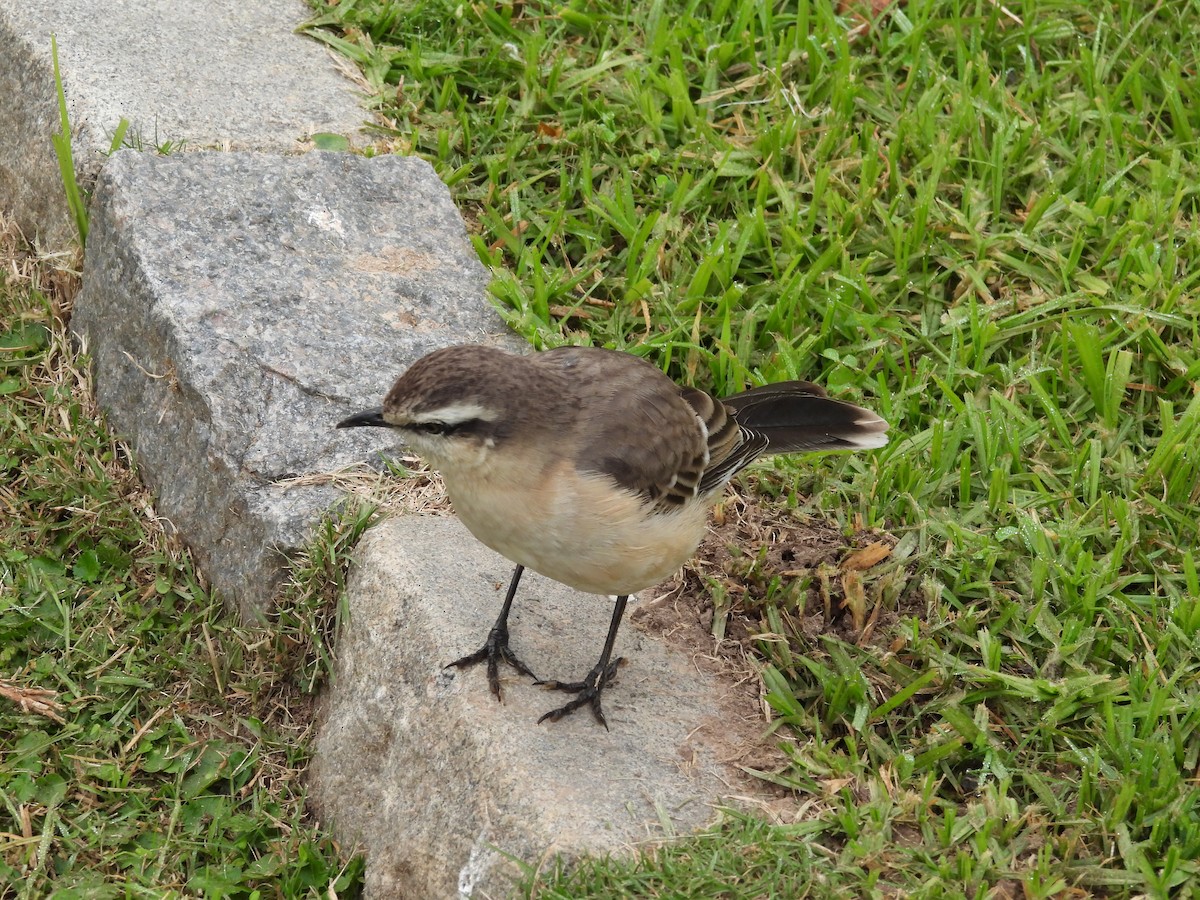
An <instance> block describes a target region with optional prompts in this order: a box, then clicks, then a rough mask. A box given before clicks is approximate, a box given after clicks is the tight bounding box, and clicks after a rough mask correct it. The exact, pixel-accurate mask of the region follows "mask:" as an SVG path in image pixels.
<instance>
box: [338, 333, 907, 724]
mask: <svg viewBox="0 0 1200 900" xmlns="http://www.w3.org/2000/svg"><path fill="white" fill-rule="evenodd" d="M337 427H338V428H354V427H383V428H390V429H393V430H394V431H395V432H397V433H398V434H399V436H400V437H401V438H402V440H403V442H404V443H406V444H407V445H408V447H409V448H410V449H411V450H413V451H415V452H416V454H417V455H418V456H420V457H422V458H423V459H424V460H425V462H426V463H427V464H428V465H429V466H430V467H431V468H433V469H436V470H437V471H439V472H440V473H441V475H442V480H443V482H444V484H445V487H446V491H447V493H448V494H449V497H450V501H451V504H452V506H453V507H454V511H455V513H456V514H457V515H458V517H459V519H460V520H461V521H462V522H463V524H464V525H466V527H467V529H468V530H469V531H470V532H471V533H472V534H473V535H474V536H475V537H476V538H478V539H479V540H480V541H481V542H482V543H484V544H486V545H487V546H488V547H490V548H491V549H493V550H495V551H496V552H498V553H500V554H501V555H502V556H505V557H507V558H508V559H509V560H510V561H511V562H513V563H514V564H515V566H516V568H515V569H514V571H513V575H512V579H511V580H510V582H509V586H508V592H507V594H506V595H505V598H504V603H503V605H502V606H501V609H500V615H499V617H498V618H497V619H496V622H495V624H494V625H493V626H492V628H491V630H490V631H489V633H488V636H487V639H486V641H485V642H484V644H483V645H482V646H481V647H480V648H479V649H478V650H476V651H475V652H473V653H469V654H467V655H466V656H463V657H462V658H460V659H457V660H455V661H453V662H451V663H449V664H448V665H447V666H446V668H452V667H453V668H458V669H465V668H468V667H471V666H474V665H476V664H477V663H480V662H485V663H486V664H487V679H488V684H489V687H490V689H491V692H492V693H493V694H494V695H495V697H496V699H497V700H500V701H503V695H502V693H501V689H500V681H499V666H500V663H502V662H503V663H506V664H508V665H509V666H511V667H512V668H513V669H515V670H516V671H517V672H519V673H520V674H522V675H524V676H527V677H529V678H532V679H533V680H534V682H535V683H536V684H540V685H542V686H544V687H546V688H549V689H556V690H561V691H565V692H568V693H572V694H574V695H575V696H574V697H573V698H572V699H571V700H570V701H569V702H567V703H566V704H564V705H563V706H561V707H558V708H555V709H552V710H550V711H549V712H547V713H546V714H545V715H543V716H542V717H541V718H539V719H538V723H539V724H541V723H542V722H546V721H557V720H560V719H562V718H564V717H565V716H567V715H569V714H571V713H573V712H575V711H576V710H578V709H580V708H582V707H584V706H588V707H590V709H591V712H592V714H593V716H594V718H595V719H596V721H597V722H599V723H600V724H601V725H603V726H604V727H605V728H607V727H608V722H607V720H606V718H605V716H604V712H603V707H602V704H601V697H602V695H603V693H604V689H605V687H606V686H607V685H608V684H609V683H611V682H612V681H613V679H614V677H615V675H616V671H617V667H618V666H619V665H620V664H622V663H623V662H624V660H623V659H621V658H618V659H616V660H613V659H612V653H613V647H614V644H615V642H616V637H617V632H618V630H619V628H620V625H621V620H622V618H623V616H624V613H625V607H626V603H627V601H628V599H629V596H630V595H631V594H635V593H637V592H638V591H641V590H644V589H646V588H648V587H651V586H653V585H655V584H658V583H659V582H661V581H663V580H664V579H666V578H667V577H668V576H670V575H671V574H673V573H674V572H676V571H678V570H679V569H680V568H681V567H682V566H683V564H684V563H685V562H686V561H687V560H688V559H689V558H690V557H691V556H692V555H693V554H694V553H695V551H696V548H697V547H698V546H699V543H700V540H701V539H702V538H703V536H704V533H705V530H706V528H707V514H708V510H709V508H710V507H712V506H713V505H714V504H715V503H716V502H717V500H718V499H719V498H720V495H721V494H722V492H723V490H724V488H725V485H726V484H727V483H728V482H729V480H730V479H731V478H732V477H733V476H734V475H735V474H736V473H737V472H738V471H740V470H741V469H743V468H744V467H745V466H747V465H748V464H749V463H751V462H752V461H754V460H755V459H757V458H759V457H761V456H764V455H768V454H779V453H796V452H802V451H823V450H869V449H873V448H877V447H882V446H884V445H885V444H886V443H887V434H886V432H887V430H888V423H887V422H885V421H884V420H883V419H882V418H880V417H879V416H878V415H876V414H875V413H873V412H871V411H870V410H867V409H864V408H862V407H860V406H856V405H854V404H852V403H847V402H845V401H842V400H837V399H835V398H832V397H830V396H829V395H828V394H827V393H826V391H825V390H824V389H823V388H822V387H820V386H819V385H816V384H812V383H810V382H807V381H783V382H776V383H772V384H766V385H762V386H760V387H752V388H750V389H749V390H746V391H743V392H741V393H737V394H733V395H732V396H728V397H724V398H720V399H718V398H717V397H715V396H713V395H712V394H710V393H708V392H706V391H703V390H701V389H699V388H695V387H685V386H681V385H679V384H677V383H676V382H675V381H673V380H672V379H671V378H669V377H668V376H667V375H666V374H664V373H663V372H662V370H660V369H659V368H657V367H656V366H654V365H653V364H652V363H650V362H648V361H647V360H645V359H642V358H641V357H639V356H635V355H634V354H631V353H626V352H623V351H618V350H609V349H605V348H600V347H573V346H568V347H558V348H555V349H552V350H544V351H541V352H534V353H530V354H524V355H522V354H515V353H510V352H508V351H506V350H502V349H500V348H497V347H492V346H488V345H480V344H463V345H456V346H450V347H445V348H442V349H439V350H435V351H433V352H431V353H429V354H428V355H426V356H423V357H421V358H420V359H418V360H417V361H416V362H414V363H413V364H412V365H411V366H410V367H409V368H408V369H407V370H406V371H405V372H404V373H403V374H401V375H400V377H399V378H398V379H397V380H396V382H395V384H394V385H393V386H392V388H391V390H390V391H389V392H388V393H387V395H386V396H385V397H384V400H383V405H382V406H380V407H375V408H372V409H367V410H365V411H363V412H360V413H357V414H356V415H352V416H350V417H349V418H346V419H343V420H341V421H340V422H338V423H337ZM527 568H528V569H532V570H534V571H535V572H538V573H540V574H542V575H544V576H546V577H548V578H551V579H553V580H555V581H558V582H561V583H562V584H565V585H567V586H569V587H571V588H574V589H576V590H578V591H581V592H585V593H590V594H601V595H606V596H609V597H616V602H615V605H614V608H613V613H612V618H611V621H610V624H609V629H608V636H607V638H606V639H605V642H604V647H603V650H602V651H601V654H600V659H599V661H598V662H597V663H596V665H595V666H594V667H593V668H592V669H591V671H590V672H588V673H587V674H586V675H585V676H584V677H583V678H582V679H580V680H578V681H552V680H546V681H543V680H541V679H539V678H538V677H537V676H536V675H535V674H534V673H533V671H532V670H531V668H530V667H529V666H528V665H526V664H525V662H523V661H522V660H521V659H520V658H519V657H518V656H517V655H516V653H515V652H514V651H513V650H512V648H511V647H510V646H509V628H508V618H509V612H510V610H511V608H512V605H513V599H514V597H515V596H516V593H517V586H518V584H519V583H520V580H521V575H522V573H523V572H524V571H525V569H527Z"/></svg>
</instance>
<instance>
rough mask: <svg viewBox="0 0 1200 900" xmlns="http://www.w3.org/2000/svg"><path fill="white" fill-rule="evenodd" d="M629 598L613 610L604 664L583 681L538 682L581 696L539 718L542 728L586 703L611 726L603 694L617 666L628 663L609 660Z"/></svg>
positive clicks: (550, 687)
mask: <svg viewBox="0 0 1200 900" xmlns="http://www.w3.org/2000/svg"><path fill="white" fill-rule="evenodd" d="M628 599H629V596H628V595H625V596H623V597H618V598H617V605H616V606H615V607H614V608H613V614H612V621H611V622H610V623H609V625H608V639H607V640H605V642H604V651H603V652H602V653H601V654H600V662H598V663H596V665H595V666H594V667H593V668H592V671H590V672H588V673H587V675H586V676H585V677H584V679H583V681H539V682H538V684H540V685H542V686H543V687H545V688H548V689H550V690H556V691H570V692H571V693H575V694H578V695H579V696H578V697H576V698H575V699H574V700H572V701H571V702H570V703H568V704H567V705H566V706H560V707H559V708H558V709H552V710H550V712H548V713H546V714H545V715H544V716H542V717H541V718H540V719H538V724H539V725H540V724H542V723H543V722H545V721H546V720H549V721H551V722H557V721H558V720H559V719H561V718H562V717H563V716H567V715H570V714H571V713H573V712H575V710H577V709H579V707H581V706H583V705H585V704H586V705H589V706H591V708H592V715H593V716H595V717H596V721H597V722H599V723H600V724H601V725H603V726H604V727H605V728H607V727H608V723H607V722H606V721H604V712H603V710H601V709H600V695H601V694H602V693H603V692H604V686H605V685H606V684H608V683H609V682H610V681H611V680H612V679H613V677H614V676H615V675H616V674H617V666H619V665H621V663H622V662H624V661H625V660H624V658H623V657H617V658H616V659H614V660H613V661H612V662H609V661H608V660H609V657H611V656H612V651H613V644H615V643H616V642H617V629H619V628H620V627H621V618H622V616H624V615H625V602H626V601H627V600H628Z"/></svg>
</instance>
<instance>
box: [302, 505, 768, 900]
mask: <svg viewBox="0 0 1200 900" xmlns="http://www.w3.org/2000/svg"><path fill="white" fill-rule="evenodd" d="M356 557H357V565H356V567H355V569H354V570H353V572H352V576H351V581H350V584H349V588H348V592H347V599H348V603H349V605H350V606H349V622H348V624H347V625H346V626H345V627H344V629H343V631H342V635H341V639H340V642H339V645H338V674H337V678H336V681H335V683H334V685H333V687H332V688H331V689H330V691H329V692H328V694H327V695H326V697H325V698H324V702H323V714H322V717H323V722H322V725H321V727H320V730H319V733H318V736H317V744H316V749H317V753H316V757H315V759H314V762H313V769H312V773H311V774H312V781H311V798H312V799H313V800H314V801H315V802H316V805H317V808H318V810H319V811H320V813H321V817H322V819H323V820H326V821H328V820H332V821H333V823H335V824H336V826H337V832H338V834H339V835H341V836H342V838H343V840H351V841H357V842H358V844H359V845H360V847H361V848H363V849H365V851H366V853H367V875H366V891H367V895H368V896H370V897H376V898H393V897H405V898H412V900H420V898H430V900H446V898H452V897H507V896H509V895H510V891H511V885H512V881H513V880H514V879H515V878H517V877H519V870H518V868H517V866H516V865H515V864H514V863H513V862H512V861H511V860H510V859H509V858H508V856H506V854H507V855H511V856H514V857H516V858H518V859H521V860H524V861H525V862H527V863H529V864H531V865H534V866H537V865H538V864H539V863H540V862H542V863H545V862H549V860H548V857H550V856H553V855H554V854H558V853H561V854H564V855H565V856H567V857H573V856H576V855H578V854H580V853H583V852H588V853H594V854H604V853H610V852H613V853H617V852H628V851H629V850H630V849H632V847H633V845H636V844H639V843H643V842H646V841H649V840H653V839H656V838H657V839H662V838H664V837H667V836H669V835H671V834H672V833H679V834H682V833H687V832H690V831H693V830H695V829H697V828H700V827H702V826H704V825H706V824H709V823H710V822H712V821H713V819H714V818H715V815H716V813H715V809H714V807H715V806H716V805H717V804H719V803H724V802H726V801H730V798H731V795H734V794H738V795H744V794H746V793H749V794H753V793H754V790H755V789H754V787H753V786H748V785H747V784H746V783H745V781H746V778H745V776H741V777H740V778H739V773H737V772H735V771H733V770H732V769H731V768H730V767H728V766H726V765H725V764H724V763H723V762H722V760H723V759H725V758H726V757H727V756H729V755H730V747H731V746H732V747H740V748H741V749H742V750H743V751H744V750H745V749H746V747H747V746H753V745H754V744H755V743H756V737H757V736H758V734H759V732H760V730H761V719H759V718H758V716H757V711H756V709H755V708H754V703H753V698H751V697H747V695H746V694H745V693H744V692H740V691H739V689H738V688H736V687H735V686H734V685H733V683H732V681H729V680H723V679H717V678H714V677H712V676H709V675H705V674H702V673H701V672H700V671H699V670H698V668H697V665H696V663H695V662H694V661H693V658H692V656H691V655H690V654H688V653H685V652H681V651H680V650H675V649H671V648H670V647H669V646H668V645H667V644H666V643H665V642H663V641H662V640H659V639H655V638H651V637H648V636H647V635H646V634H645V633H643V632H642V631H641V630H639V629H638V627H636V625H634V624H633V623H631V622H626V623H625V625H624V626H623V628H622V630H621V634H620V636H619V637H618V642H617V652H618V653H623V654H624V655H625V656H626V665H624V666H623V667H622V668H621V670H620V673H619V675H618V677H617V680H616V681H615V682H614V683H613V685H612V686H611V687H610V688H609V689H608V690H607V691H606V692H605V695H604V708H605V715H606V717H607V719H608V723H609V726H610V728H611V730H609V731H606V730H605V729H604V728H603V727H601V726H600V725H599V724H597V723H596V722H595V720H594V719H593V718H592V716H591V714H590V713H589V712H588V711H587V710H581V711H579V712H577V713H575V714H574V715H572V716H569V717H567V718H566V719H563V720H562V721H560V722H556V723H547V724H545V725H538V724H537V719H538V717H539V716H540V715H541V714H542V713H544V712H545V711H547V710H548V709H553V708H555V707H557V706H560V705H562V704H563V703H564V702H566V700H567V699H568V695H566V694H562V693H560V692H551V691H546V690H543V689H541V688H539V687H536V686H534V685H533V684H532V683H531V682H530V681H529V679H527V678H523V677H521V676H519V675H517V674H516V673H515V672H513V671H512V670H511V669H504V670H502V673H501V683H502V687H503V690H504V701H505V702H504V703H503V704H501V703H497V702H496V700H495V698H494V697H493V696H492V694H491V693H490V692H489V690H488V687H487V680H486V674H485V671H484V667H483V666H476V667H474V668H472V669H469V670H466V671H462V672H460V671H458V670H454V669H451V670H444V669H443V666H444V665H445V664H446V663H447V662H449V661H451V660H453V659H456V658H458V657H459V656H462V655H464V654H466V653H469V652H471V651H473V650H475V649H476V648H477V647H478V646H479V645H480V644H482V643H483V640H484V638H485V637H486V635H487V632H488V629H489V628H490V627H491V624H492V622H493V620H494V619H495V617H496V614H497V613H498V612H499V609H500V603H501V601H502V599H503V592H504V589H505V587H506V586H507V584H508V579H509V576H510V575H511V570H512V566H511V564H510V563H509V562H508V561H507V560H505V559H503V558H502V557H500V556H497V555H496V554H494V553H492V552H491V551H490V550H487V549H486V548H484V547H483V546H482V545H480V544H478V543H477V542H475V541H473V540H472V539H471V538H470V536H469V535H468V534H467V532H466V531H465V529H464V528H463V527H462V525H460V524H459V522H458V521H457V520H455V519H452V518H437V517H430V516H416V515H411V516H404V517H400V518H396V519H392V520H388V521H385V522H383V523H381V524H379V525H376V526H375V527H374V528H372V529H371V530H370V531H369V532H368V533H367V534H366V536H364V538H363V539H362V541H361V542H360V543H359V547H358V550H357V553H356ZM611 613H612V602H611V601H609V600H607V599H606V598H604V597H599V596H595V595H592V594H582V593H579V592H576V591H572V590H570V589H569V588H566V587H564V586H562V585H560V584H557V583H555V582H552V581H548V580H546V579H544V578H541V577H540V576H537V575H535V574H533V573H531V572H527V573H526V575H525V578H524V579H523V580H522V585H521V591H520V593H519V594H518V597H517V601H516V604H515V605H514V607H513V613H512V617H511V620H510V625H511V634H512V647H513V650H514V651H515V652H516V653H517V654H518V656H520V657H522V658H523V659H524V661H525V662H526V663H527V664H528V665H529V666H530V667H531V668H532V669H533V670H534V671H535V672H536V673H537V674H538V675H539V676H541V677H543V678H559V679H564V680H576V679H579V678H582V677H583V676H584V675H585V674H586V673H587V671H588V670H589V669H590V668H591V667H592V666H593V665H594V664H595V662H596V660H597V658H598V657H599V655H600V649H601V647H602V645H603V643H604V637H605V634H606V633H607V628H608V620H609V616H610V615H611ZM699 650H700V647H695V648H693V653H694V652H697V651H699ZM743 799H744V798H743Z"/></svg>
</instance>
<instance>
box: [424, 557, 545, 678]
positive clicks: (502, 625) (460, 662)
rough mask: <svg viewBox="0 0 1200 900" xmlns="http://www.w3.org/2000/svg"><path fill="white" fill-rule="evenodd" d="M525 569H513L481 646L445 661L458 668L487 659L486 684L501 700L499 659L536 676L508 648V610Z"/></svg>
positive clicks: (524, 672) (519, 670)
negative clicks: (491, 624) (498, 611)
mask: <svg viewBox="0 0 1200 900" xmlns="http://www.w3.org/2000/svg"><path fill="white" fill-rule="evenodd" d="M524 571H525V567H524V566H517V567H516V569H514V570H513V577H512V581H511V582H509V585H508V596H506V597H505V598H504V606H502V607H501V608H500V616H499V618H497V619H496V624H495V625H493V626H492V630H491V631H489V632H488V636H487V640H486V641H485V642H484V644H483V646H482V647H480V648H479V649H478V650H476V651H475V652H474V653H469V654H467V655H466V656H464V657H463V658H462V659H456V660H455V661H454V662H452V663H447V664H446V668H447V669H448V668H450V667H451V666H454V667H455V668H458V669H465V668H467V667H469V666H473V665H475V663H478V662H483V661H484V660H485V659H486V660H487V677H488V686H489V687H491V689H492V693H493V694H495V695H496V699H497V700H503V699H504V698H503V697H502V696H501V695H500V660H504V661H505V662H506V663H508V664H509V665H510V666H512V667H513V668H514V669H516V670H517V671H518V672H520V673H521V674H522V675H528V676H529V677H530V678H532V679H533V680H534V681H537V680H538V677H537V676H536V675H534V674H533V672H531V671H530V670H529V666H527V665H525V663H523V662H521V660H519V659H518V658H517V656H516V654H514V653H513V652H512V650H510V649H509V648H508V611H509V610H510V609H512V602H513V597H515V596H516V595H517V585H518V584H519V583H520V581H521V573H522V572H524Z"/></svg>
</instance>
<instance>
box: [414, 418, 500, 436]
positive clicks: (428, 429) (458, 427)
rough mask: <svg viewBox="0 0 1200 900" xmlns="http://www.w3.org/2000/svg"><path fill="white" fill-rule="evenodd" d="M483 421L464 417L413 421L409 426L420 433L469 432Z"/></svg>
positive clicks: (448, 433) (445, 433)
mask: <svg viewBox="0 0 1200 900" xmlns="http://www.w3.org/2000/svg"><path fill="white" fill-rule="evenodd" d="M482 423H483V420H482V419H466V420H464V421H462V422H438V421H430V422H415V423H413V424H412V425H410V426H409V427H410V428H412V430H413V431H419V432H421V433H422V434H440V435H450V434H469V433H471V432H472V431H474V430H476V429H477V428H478V427H479V426H480V425H481V424H482Z"/></svg>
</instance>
